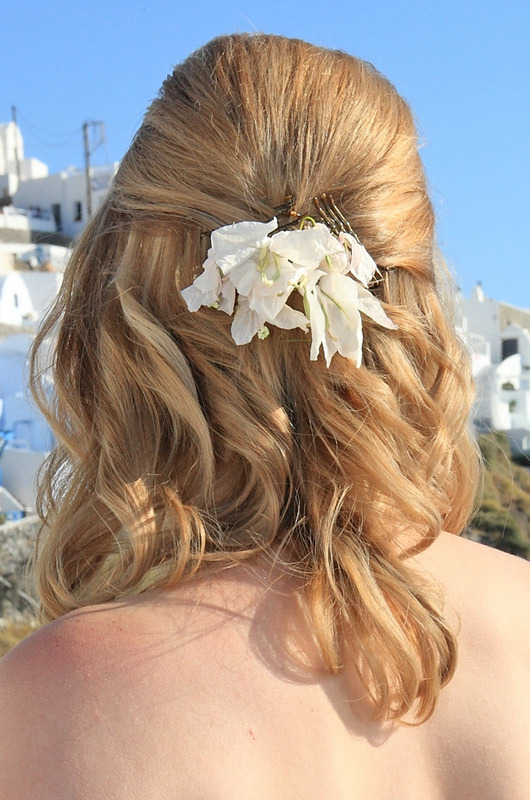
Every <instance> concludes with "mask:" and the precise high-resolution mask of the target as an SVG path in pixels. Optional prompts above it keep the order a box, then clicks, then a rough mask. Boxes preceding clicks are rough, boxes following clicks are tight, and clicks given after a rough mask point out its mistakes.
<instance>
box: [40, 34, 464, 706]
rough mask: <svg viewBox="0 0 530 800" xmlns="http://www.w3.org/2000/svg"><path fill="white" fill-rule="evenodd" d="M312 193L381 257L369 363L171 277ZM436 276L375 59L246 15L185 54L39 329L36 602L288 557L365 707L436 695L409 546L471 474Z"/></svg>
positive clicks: (454, 501)
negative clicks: (253, 332) (244, 316)
mask: <svg viewBox="0 0 530 800" xmlns="http://www.w3.org/2000/svg"><path fill="white" fill-rule="evenodd" d="M323 192H328V193H331V194H332V195H333V197H334V198H335V201H336V202H337V203H338V204H339V205H340V208H341V210H342V212H343V213H344V215H345V216H346V218H347V220H348V221H349V222H350V224H351V225H352V227H353V229H354V231H355V232H356V234H357V235H358V236H359V238H360V240H361V242H362V243H363V244H364V246H365V247H366V249H367V250H368V252H369V253H370V254H371V256H372V257H373V258H374V259H375V261H376V263H377V264H378V266H379V268H380V271H381V274H382V278H381V280H380V281H379V283H377V285H376V286H375V287H374V289H373V292H374V294H375V295H376V296H377V297H378V299H379V300H380V301H381V302H382V304H383V306H384V308H385V311H386V312H387V314H388V315H389V316H390V318H391V319H392V320H393V321H394V322H395V323H396V324H397V325H398V329H397V330H387V329H385V328H382V327H380V326H378V325H377V324H375V323H372V322H371V320H370V319H368V318H366V317H365V318H364V319H363V329H364V344H363V363H362V366H361V367H360V368H356V366H355V364H354V363H353V362H352V361H349V360H347V359H345V358H343V357H341V356H339V355H336V356H335V357H334V358H333V360H332V362H331V365H330V367H329V368H327V367H326V365H325V362H324V359H323V358H322V357H320V358H319V360H318V361H316V362H312V361H310V359H309V349H310V341H311V335H310V333H307V334H304V333H303V332H302V331H300V330H297V331H284V330H279V329H275V328H271V334H270V336H269V337H268V338H267V339H266V340H264V341H260V340H258V339H255V340H253V341H252V342H251V343H250V344H249V345H246V346H241V347H238V346H236V345H235V343H234V342H233V340H232V338H231V335H230V325H231V322H232V319H231V317H229V316H228V315H226V314H224V313H222V312H220V311H218V310H216V309H213V308H202V309H201V310H200V311H199V312H197V313H193V314H192V313H190V312H189V311H188V310H187V307H186V305H185V303H184V302H183V299H182V297H181V296H180V292H179V289H182V288H184V287H185V286H188V285H189V284H190V283H191V282H192V281H193V280H194V278H195V277H196V276H197V274H198V273H199V272H200V270H201V265H202V263H203V261H204V258H205V256H206V251H207V248H208V246H209V232H211V231H212V230H213V229H215V228H217V227H220V226H222V225H226V224H229V223H232V222H238V221H241V220H259V221H267V220H270V219H271V218H272V217H273V216H274V209H275V208H276V207H278V206H280V205H282V204H283V203H285V199H286V195H287V194H289V195H292V197H293V204H294V207H295V208H296V209H297V211H299V212H300V213H303V212H305V211H307V210H309V209H310V207H311V199H312V198H313V197H314V196H315V195H319V194H321V193H323ZM440 280H441V279H440V277H439V275H438V272H437V270H436V269H435V257H434V219H433V210H432V206H431V202H430V200H429V196H428V193H427V189H426V183H425V176H424V172H423V168H422V164H421V161H420V158H419V155H418V151H417V135H416V131H415V127H414V123H413V119H412V115H411V112H410V110H409V108H408V106H407V104H406V103H405V101H404V100H403V99H402V98H401V97H400V96H399V95H398V94H397V92H396V90H395V89H394V87H393V86H392V85H391V84H390V83H389V82H388V81H387V80H386V79H385V78H384V77H383V76H382V75H380V74H379V73H378V72H377V70H375V69H374V68H373V67H372V66H371V65H370V64H367V63H365V62H363V61H360V60H358V59H356V58H353V57H351V56H349V55H346V54H345V53H342V52H338V51H330V50H324V49H320V48H317V47H314V46H312V45H309V44H306V43H305V42H302V41H297V40H290V39H285V38H282V37H277V36H269V35H261V34H259V35H246V34H242V35H234V36H227V37H222V38H219V39H215V40H213V41H212V42H210V43H209V44H207V45H206V46H205V47H203V48H201V49H200V50H198V51H197V52H196V53H194V54H193V55H191V56H190V57H189V58H188V59H187V60H186V61H184V63H182V64H181V65H180V66H178V67H177V68H176V69H175V71H174V72H173V73H172V74H171V75H170V76H169V77H168V78H167V79H166V81H165V82H164V84H163V86H162V89H161V92H160V94H159V96H158V97H157V99H156V100H155V101H154V102H153V104H152V105H151V107H150V109H149V110H148V112H147V114H146V117H145V120H144V122H143V124H142V126H141V128H140V130H139V131H138V133H137V135H136V137H135V139H134V141H133V143H132V145H131V148H130V150H129V151H128V153H127V154H126V156H125V157H124V159H123V161H122V163H121V166H120V168H119V170H118V173H117V175H116V178H115V181H114V183H113V186H112V187H111V189H110V191H109V194H108V196H107V198H106V200H105V201H104V202H103V204H102V205H101V206H100V208H99V210H98V211H97V213H96V214H95V216H94V217H93V219H92V220H91V221H90V223H89V224H88V225H87V227H86V229H85V231H84V233H83V234H82V236H81V238H80V239H79V241H78V243H77V246H76V248H75V250H74V253H73V255H72V258H71V261H70V263H69V266H68V268H67V271H66V273H65V277H64V283H63V285H62V289H61V292H60V295H59V297H58V299H57V302H56V303H55V306H54V307H53V309H52V310H51V312H50V313H49V315H48V317H47V319H46V321H45V324H44V326H43V327H42V329H41V331H40V333H39V335H38V336H37V339H36V342H35V346H34V350H33V379H32V386H33V391H34V394H35V397H36V399H37V402H38V403H39V406H40V408H41V409H42V411H43V412H44V414H45V415H46V417H47V419H48V421H49V423H50V424H51V425H52V427H53V429H54V431H55V434H56V436H57V440H58V444H57V447H56V449H55V451H54V452H53V453H52V454H51V456H50V458H49V460H48V462H47V468H46V471H45V473H44V477H43V482H42V485H41V489H40V495H39V513H40V514H41V517H42V520H43V523H44V524H43V532H42V535H41V537H40V541H39V547H38V554H37V559H36V576H37V583H38V589H39V592H40V598H41V609H42V616H43V619H45V620H50V619H53V618H55V617H58V616H60V615H62V614H65V613H66V612H68V611H70V610H72V609H76V608H79V607H81V606H87V605H91V604H96V603H105V602H108V601H112V600H115V599H120V598H125V597H129V596H132V595H135V594H138V593H140V592H142V591H145V590H146V589H149V588H153V587H159V588H160V587H162V588H163V587H168V586H175V585H177V584H179V583H181V582H183V581H185V580H189V578H190V577H191V576H193V575H195V574H196V573H197V572H198V571H199V570H204V569H206V568H207V566H208V565H213V567H216V568H217V567H225V566H229V565H232V564H235V563H238V562H241V561H242V560H244V559H250V558H253V557H255V556H257V555H259V554H261V555H266V556H270V557H271V558H275V559H276V561H277V562H278V561H279V562H280V563H282V564H283V565H284V568H285V569H289V570H292V571H294V572H296V573H297V574H298V575H300V576H301V577H302V579H303V580H302V583H303V585H304V591H305V594H306V598H307V608H308V609H309V612H310V614H311V619H312V622H313V628H314V632H315V635H316V637H317V639H318V642H319V645H320V648H321V650H322V654H323V657H324V659H325V662H326V664H327V666H328V668H329V670H330V671H334V672H337V671H338V670H339V669H340V668H341V664H343V663H344V661H345V654H346V652H347V651H348V650H350V652H351V653H353V654H355V659H356V663H357V665H358V669H359V670H360V674H361V676H362V679H363V681H364V684H365V686H366V689H367V692H368V693H369V695H370V696H371V698H372V700H373V707H374V715H375V716H376V717H379V718H403V717H404V715H405V714H407V712H413V713H414V714H415V719H416V720H417V721H422V720H424V719H426V718H427V717H428V716H429V715H430V713H432V710H433V708H434V705H435V702H436V699H437V697H438V694H439V691H440V688H441V687H442V686H443V685H444V684H445V683H446V682H447V681H448V680H449V679H450V677H451V676H452V674H453V672H454V669H455V664H456V641H455V638H454V636H453V634H452V633H451V632H450V631H449V629H448V627H447V625H446V623H445V621H444V618H443V615H442V612H441V609H440V608H439V606H438V604H437V600H436V598H435V595H434V593H433V591H432V590H431V589H430V588H429V587H428V586H426V585H425V584H424V582H422V581H420V579H419V578H418V576H417V575H416V574H415V573H414V572H413V571H412V570H411V568H410V566H409V565H408V562H407V558H406V556H407V555H409V554H410V552H411V549H412V550H414V551H416V552H419V551H420V550H422V549H423V548H425V547H427V546H428V545H429V544H430V543H431V542H432V541H434V539H435V538H436V537H437V536H438V534H439V532H440V531H441V529H442V528H445V529H446V530H449V531H453V532H455V533H458V532H460V531H461V530H462V528H463V527H464V525H465V523H466V521H467V519H468V516H469V513H470V510H471V507H472V504H473V499H474V493H475V485H476V472H477V469H476V467H477V462H476V457H475V454H474V447H473V445H472V441H471V439H470V437H469V434H468V412H469V408H470V402H471V383H470V374H469V368H468V363H467V358H466V356H465V354H464V352H463V348H462V346H461V343H460V342H459V340H458V339H457V337H456V336H455V333H454V330H453V327H452V324H451V321H450V319H449V317H448V315H447V312H446V311H445V310H444V304H443V302H442V298H441V285H440ZM52 337H53V341H54V343H55V344H54V350H53V364H52V367H51V373H52V375H53V383H54V391H53V395H50V392H49V389H48V386H49V383H48V381H49V372H44V373H43V372H42V370H41V369H40V366H39V364H40V362H41V358H40V355H41V353H42V352H43V351H44V350H45V348H46V347H47V346H48V342H49V341H50V339H51V338H52ZM411 532H412V533H413V543H412V545H411V543H410V536H411ZM403 541H407V543H408V544H407V548H408V549H407V550H406V552H405V551H404V548H403V546H401V545H400V544H399V543H400V542H403ZM353 643H354V644H353Z"/></svg>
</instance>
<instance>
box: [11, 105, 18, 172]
mask: <svg viewBox="0 0 530 800" xmlns="http://www.w3.org/2000/svg"><path fill="white" fill-rule="evenodd" d="M11 119H12V120H13V122H14V123H15V129H16V130H15V164H16V166H17V178H18V180H19V181H20V158H19V155H18V125H17V107H16V106H11Z"/></svg>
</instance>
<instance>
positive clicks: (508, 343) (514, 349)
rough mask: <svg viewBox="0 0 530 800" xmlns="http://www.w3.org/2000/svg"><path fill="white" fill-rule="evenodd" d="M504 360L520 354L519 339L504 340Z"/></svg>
mask: <svg viewBox="0 0 530 800" xmlns="http://www.w3.org/2000/svg"><path fill="white" fill-rule="evenodd" d="M501 346H502V360H503V361H504V359H505V358H509V357H510V356H514V355H515V354H516V353H518V352H519V342H518V341H517V339H503V340H502V345H501Z"/></svg>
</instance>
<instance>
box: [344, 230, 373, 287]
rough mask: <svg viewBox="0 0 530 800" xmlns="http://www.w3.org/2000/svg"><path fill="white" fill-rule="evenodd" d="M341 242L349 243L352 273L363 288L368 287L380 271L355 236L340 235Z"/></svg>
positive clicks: (348, 234)
mask: <svg viewBox="0 0 530 800" xmlns="http://www.w3.org/2000/svg"><path fill="white" fill-rule="evenodd" d="M339 241H340V242H347V244H348V249H349V250H350V260H349V261H350V263H349V270H350V272H351V273H352V275H355V277H356V278H357V280H359V281H360V282H361V283H362V284H363V286H367V285H368V284H369V283H370V281H371V280H372V278H373V277H374V275H375V273H376V272H377V271H378V270H377V264H376V263H375V261H374V260H373V258H372V256H371V255H370V253H369V252H368V251H367V250H366V248H365V247H363V245H362V244H361V243H360V242H359V241H357V239H356V238H355V236H352V235H351V234H350V233H340V234H339Z"/></svg>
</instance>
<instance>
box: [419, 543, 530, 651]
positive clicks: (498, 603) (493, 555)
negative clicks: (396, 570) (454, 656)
mask: <svg viewBox="0 0 530 800" xmlns="http://www.w3.org/2000/svg"><path fill="white" fill-rule="evenodd" d="M418 561H419V563H420V564H421V566H422V568H424V569H425V570H426V572H427V573H428V574H429V575H432V577H433V578H434V579H435V580H436V581H438V582H439V583H440V584H441V586H442V588H443V591H444V594H445V596H446V598H447V602H448V605H449V606H450V607H452V608H453V609H455V610H456V612H457V614H458V615H459V617H460V620H461V625H462V634H463V636H464V637H465V636H466V633H467V634H469V636H470V637H472V638H473V639H475V640H478V638H479V637H482V638H483V641H484V642H485V643H489V644H492V643H493V642H494V640H495V641H497V642H498V645H499V646H500V647H501V646H502V647H504V646H506V645H507V644H511V648H510V652H511V654H512V655H513V656H515V655H516V654H517V653H520V654H521V656H525V657H526V658H527V661H528V663H530V562H528V561H526V560H525V559H523V558H519V557H517V556H513V555H509V554H508V553H504V552H502V551H500V550H495V549H494V548H491V547H487V546H486V545H483V544H479V543H477V542H473V541H470V540H468V539H464V538H462V537H460V536H455V535H453V534H450V533H442V534H441V536H440V537H439V538H438V540H437V541H436V542H435V543H434V544H433V545H432V546H431V547H430V548H429V549H428V550H427V551H425V552H424V553H423V554H421V556H420V557H419V559H418Z"/></svg>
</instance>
